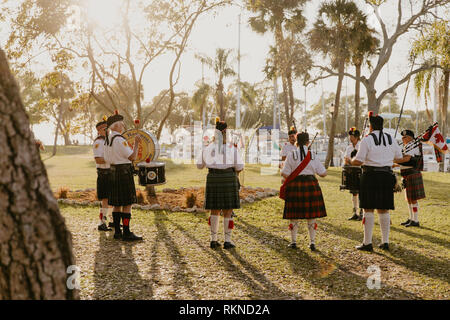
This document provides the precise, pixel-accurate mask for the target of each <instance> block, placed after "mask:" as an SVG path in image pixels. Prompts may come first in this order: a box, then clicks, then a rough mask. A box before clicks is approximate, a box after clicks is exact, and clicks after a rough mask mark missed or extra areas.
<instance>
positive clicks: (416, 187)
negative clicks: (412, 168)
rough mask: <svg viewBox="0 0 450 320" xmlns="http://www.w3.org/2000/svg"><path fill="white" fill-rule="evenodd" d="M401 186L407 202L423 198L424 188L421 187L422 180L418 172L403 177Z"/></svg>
mask: <svg viewBox="0 0 450 320" xmlns="http://www.w3.org/2000/svg"><path fill="white" fill-rule="evenodd" d="M403 185H404V186H405V190H406V197H407V198H408V200H412V201H414V200H419V199H423V198H425V188H424V187H423V179H422V174H421V173H420V172H416V173H413V174H409V175H407V176H404V177H403Z"/></svg>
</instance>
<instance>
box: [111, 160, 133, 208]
mask: <svg viewBox="0 0 450 320" xmlns="http://www.w3.org/2000/svg"><path fill="white" fill-rule="evenodd" d="M136 202H137V200H136V188H135V186H134V176H133V167H132V165H131V164H120V165H111V189H110V192H109V197H108V204H109V205H111V206H116V207H119V206H128V205H131V204H133V203H136Z"/></svg>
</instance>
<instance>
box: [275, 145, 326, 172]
mask: <svg viewBox="0 0 450 320" xmlns="http://www.w3.org/2000/svg"><path fill="white" fill-rule="evenodd" d="M303 149H304V150H305V154H308V147H306V146H303ZM300 162H302V160H301V158H300V150H299V149H298V148H295V150H293V151H291V152H290V153H289V154H288V156H287V158H286V161H285V162H284V167H283V169H282V170H281V173H282V174H284V175H290V174H291V173H292V172H294V171H295V169H297V167H298V166H299V165H300ZM326 172H327V169H325V167H324V166H323V164H322V162H320V160H319V159H311V161H310V162H309V163H308V165H307V166H306V167H305V169H303V171H302V172H300V175H313V174H316V173H317V174H321V175H323V174H325V173H326Z"/></svg>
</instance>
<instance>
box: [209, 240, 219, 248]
mask: <svg viewBox="0 0 450 320" xmlns="http://www.w3.org/2000/svg"><path fill="white" fill-rule="evenodd" d="M209 247H210V248H211V249H215V248H218V247H220V244H219V242H217V241H211V242H210V244H209Z"/></svg>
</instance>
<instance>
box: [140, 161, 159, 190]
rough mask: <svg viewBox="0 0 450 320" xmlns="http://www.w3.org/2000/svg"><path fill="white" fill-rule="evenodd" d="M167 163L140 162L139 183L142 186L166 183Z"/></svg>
mask: <svg viewBox="0 0 450 320" xmlns="http://www.w3.org/2000/svg"><path fill="white" fill-rule="evenodd" d="M165 165H166V164H165V163H164V162H148V163H147V162H140V163H138V164H137V167H138V177H139V184H140V185H141V186H148V185H152V186H155V185H160V184H164V183H166V173H165Z"/></svg>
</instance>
